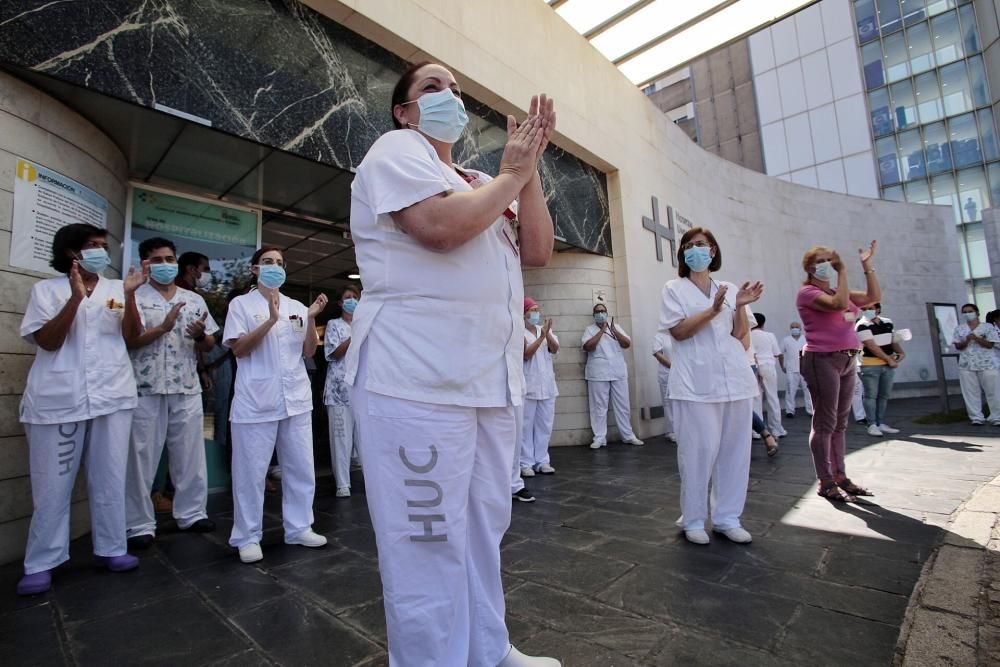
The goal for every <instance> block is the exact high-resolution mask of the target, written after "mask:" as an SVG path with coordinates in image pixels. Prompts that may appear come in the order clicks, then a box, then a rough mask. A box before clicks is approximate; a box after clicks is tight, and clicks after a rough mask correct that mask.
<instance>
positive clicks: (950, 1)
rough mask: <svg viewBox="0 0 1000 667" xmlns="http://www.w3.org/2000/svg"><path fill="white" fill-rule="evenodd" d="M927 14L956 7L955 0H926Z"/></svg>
mask: <svg viewBox="0 0 1000 667" xmlns="http://www.w3.org/2000/svg"><path fill="white" fill-rule="evenodd" d="M924 6H925V7H926V8H927V10H926V11H927V15H928V16H934V15H935V14H940V13H941V12H946V11H948V10H949V9H952V8H954V7H955V0H924Z"/></svg>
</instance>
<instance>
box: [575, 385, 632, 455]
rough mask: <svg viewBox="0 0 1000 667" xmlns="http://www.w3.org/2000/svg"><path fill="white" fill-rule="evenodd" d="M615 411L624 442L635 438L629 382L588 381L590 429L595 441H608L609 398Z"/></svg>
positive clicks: (616, 421)
mask: <svg viewBox="0 0 1000 667" xmlns="http://www.w3.org/2000/svg"><path fill="white" fill-rule="evenodd" d="M609 395H610V398H611V408H612V409H613V410H614V411H615V423H616V424H617V425H618V435H619V436H621V439H622V440H630V439H632V438H635V433H633V432H632V415H631V406H630V405H629V400H628V380H610V381H603V380H587V398H588V401H589V403H588V404H589V405H590V428H591V430H592V431H593V432H594V440H598V441H600V442H607V441H608V397H609Z"/></svg>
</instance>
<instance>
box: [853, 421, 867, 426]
mask: <svg viewBox="0 0 1000 667" xmlns="http://www.w3.org/2000/svg"><path fill="white" fill-rule="evenodd" d="M854 423H855V424H861V425H862V426H868V420H867V419H855V420H854Z"/></svg>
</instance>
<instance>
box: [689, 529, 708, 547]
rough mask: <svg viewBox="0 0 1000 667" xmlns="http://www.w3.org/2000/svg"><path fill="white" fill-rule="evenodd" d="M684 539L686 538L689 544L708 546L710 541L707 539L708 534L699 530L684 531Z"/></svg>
mask: <svg viewBox="0 0 1000 667" xmlns="http://www.w3.org/2000/svg"><path fill="white" fill-rule="evenodd" d="M684 537H686V538H687V541H688V542H690V543H691V544H708V543H709V541H710V540H709V539H708V533H706V532H705V531H704V530H700V529H695V530H685V531H684Z"/></svg>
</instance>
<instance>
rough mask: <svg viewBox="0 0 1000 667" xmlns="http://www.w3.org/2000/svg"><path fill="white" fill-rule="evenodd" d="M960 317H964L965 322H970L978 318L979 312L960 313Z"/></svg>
mask: <svg viewBox="0 0 1000 667" xmlns="http://www.w3.org/2000/svg"><path fill="white" fill-rule="evenodd" d="M962 317H964V318H965V321H966V322H972V321H973V320H978V319H979V313H977V312H975V311H973V312H971V313H962Z"/></svg>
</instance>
